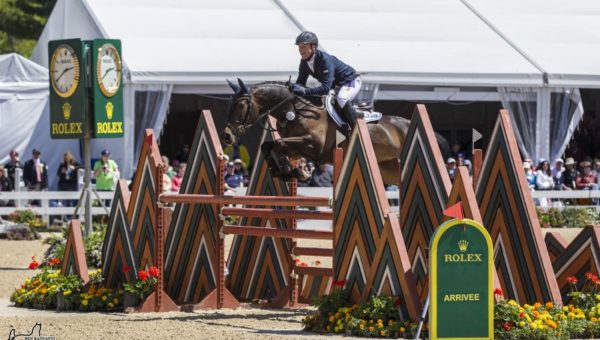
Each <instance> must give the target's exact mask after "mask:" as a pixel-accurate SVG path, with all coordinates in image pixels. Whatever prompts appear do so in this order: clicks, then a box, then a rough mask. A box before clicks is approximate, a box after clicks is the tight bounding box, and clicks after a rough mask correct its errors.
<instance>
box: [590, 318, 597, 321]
mask: <svg viewBox="0 0 600 340" xmlns="http://www.w3.org/2000/svg"><path fill="white" fill-rule="evenodd" d="M590 320H591V321H592V322H596V321H598V318H596V317H592V318H591V319H590Z"/></svg>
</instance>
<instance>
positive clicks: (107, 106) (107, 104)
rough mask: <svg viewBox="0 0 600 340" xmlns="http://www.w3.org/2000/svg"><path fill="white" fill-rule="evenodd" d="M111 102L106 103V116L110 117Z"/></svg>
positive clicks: (111, 114) (111, 112)
mask: <svg viewBox="0 0 600 340" xmlns="http://www.w3.org/2000/svg"><path fill="white" fill-rule="evenodd" d="M113 108H114V106H113V104H112V103H111V102H108V103H106V117H107V118H108V119H112V116H113Z"/></svg>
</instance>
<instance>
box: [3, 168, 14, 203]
mask: <svg viewBox="0 0 600 340" xmlns="http://www.w3.org/2000/svg"><path fill="white" fill-rule="evenodd" d="M12 190H13V187H12V183H11V182H10V179H9V178H8V176H6V169H5V168H4V167H3V166H2V165H0V191H5V192H6V191H12ZM8 205H11V204H10V201H8V200H0V207H6V206H8Z"/></svg>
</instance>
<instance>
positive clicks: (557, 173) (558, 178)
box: [551, 158, 565, 190]
mask: <svg viewBox="0 0 600 340" xmlns="http://www.w3.org/2000/svg"><path fill="white" fill-rule="evenodd" d="M563 163H564V162H563V160H562V158H557V159H556V160H555V161H554V167H553V168H552V171H551V173H552V180H553V181H554V189H556V190H560V189H561V187H562V174H563V172H564V171H565V168H563Z"/></svg>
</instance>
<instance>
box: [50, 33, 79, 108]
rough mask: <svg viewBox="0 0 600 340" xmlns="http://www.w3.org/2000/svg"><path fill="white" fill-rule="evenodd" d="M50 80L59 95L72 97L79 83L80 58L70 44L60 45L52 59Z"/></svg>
mask: <svg viewBox="0 0 600 340" xmlns="http://www.w3.org/2000/svg"><path fill="white" fill-rule="evenodd" d="M50 82H51V83H52V88H53V89H54V92H56V94H57V95H59V96H60V97H63V98H67V97H70V96H71V95H73V93H74V92H75V90H77V85H78V84H79V59H78V58H77V55H76V54H75V51H74V50H73V48H72V47H71V46H69V45H60V46H59V47H58V48H57V49H56V50H54V53H53V54H52V59H51V61H50Z"/></svg>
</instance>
